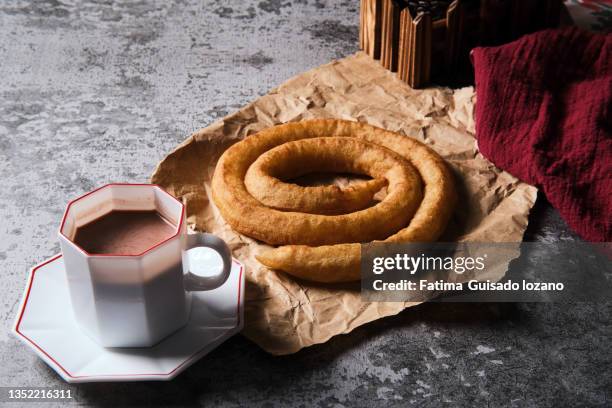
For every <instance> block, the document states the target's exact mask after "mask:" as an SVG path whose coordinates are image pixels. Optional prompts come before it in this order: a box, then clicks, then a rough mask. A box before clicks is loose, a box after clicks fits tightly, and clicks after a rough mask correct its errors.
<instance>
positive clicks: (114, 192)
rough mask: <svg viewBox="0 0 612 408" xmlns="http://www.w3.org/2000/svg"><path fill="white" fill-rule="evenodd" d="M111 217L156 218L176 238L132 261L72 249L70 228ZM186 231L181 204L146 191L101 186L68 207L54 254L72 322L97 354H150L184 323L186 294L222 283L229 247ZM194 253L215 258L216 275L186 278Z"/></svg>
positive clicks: (72, 230) (139, 186) (152, 187)
mask: <svg viewBox="0 0 612 408" xmlns="http://www.w3.org/2000/svg"><path fill="white" fill-rule="evenodd" d="M112 210H157V211H158V212H159V213H160V214H161V215H162V216H163V217H164V218H166V219H167V220H169V221H170V222H172V223H173V224H174V225H175V226H176V232H175V234H174V235H173V236H172V237H170V238H168V239H166V240H164V241H162V242H159V243H157V244H156V245H154V246H153V247H152V248H150V249H148V250H146V251H144V252H143V253H140V254H133V255H112V254H89V253H87V252H86V251H85V250H83V249H82V248H80V247H79V246H78V245H77V244H76V243H75V242H74V241H73V239H74V236H75V234H76V230H77V228H79V227H80V226H82V225H85V224H87V223H89V222H91V221H93V220H95V219H97V218H99V217H101V216H103V215H105V214H107V213H108V212H110V211H112ZM186 231H187V227H186V222H185V208H184V206H183V204H182V203H181V202H180V201H178V200H177V199H176V198H174V197H173V196H171V195H170V194H168V193H167V192H166V191H164V190H163V189H161V188H160V187H158V186H155V185H151V184H108V185H106V186H103V187H100V188H98V189H97V190H94V191H92V192H90V193H87V194H85V195H84V196H82V197H79V198H77V199H76V200H73V201H71V202H70V203H69V204H68V206H67V208H66V211H65V213H64V217H63V219H62V224H61V226H60V231H59V239H60V246H61V249H62V255H63V258H64V265H65V269H66V277H67V280H68V288H69V290H70V298H71V301H72V308H73V311H74V316H75V318H76V321H77V322H78V324H79V325H80V327H81V328H82V329H83V330H84V331H85V332H86V333H87V334H88V335H89V336H90V337H91V338H93V339H94V340H96V341H97V342H98V343H99V344H100V345H102V346H104V347H149V346H152V345H154V344H156V343H158V342H159V341H160V340H162V339H163V338H164V337H166V336H168V335H169V334H171V333H172V332H174V331H176V330H178V329H179V328H181V327H183V326H184V325H185V324H186V323H187V321H188V319H189V313H190V305H191V302H190V296H189V294H190V293H189V292H190V291H195V290H197V291H201V290H211V289H215V288H217V287H219V286H221V285H222V284H223V283H225V281H226V280H227V278H228V277H229V274H230V270H231V266H232V256H231V252H230V249H229V248H228V246H227V245H226V244H225V242H223V241H222V240H221V239H220V238H218V237H216V236H214V235H211V234H205V233H198V234H187V233H186ZM195 247H208V248H212V249H213V250H215V251H216V252H217V253H218V254H219V255H220V256H221V259H222V261H223V267H222V268H218V269H221V270H220V271H217V272H218V273H216V274H213V275H211V276H200V275H195V274H193V273H191V272H190V271H189V257H187V254H186V251H187V250H189V249H191V248H195ZM198 266H201V265H198Z"/></svg>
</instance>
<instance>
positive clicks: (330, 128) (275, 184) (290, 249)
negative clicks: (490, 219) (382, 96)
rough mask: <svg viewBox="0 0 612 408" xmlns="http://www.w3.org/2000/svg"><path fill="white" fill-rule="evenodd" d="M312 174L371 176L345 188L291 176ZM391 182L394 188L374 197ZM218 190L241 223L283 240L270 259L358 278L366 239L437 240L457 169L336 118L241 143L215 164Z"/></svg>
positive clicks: (316, 275)
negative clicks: (306, 184)
mask: <svg viewBox="0 0 612 408" xmlns="http://www.w3.org/2000/svg"><path fill="white" fill-rule="evenodd" d="M311 172H332V173H338V172H341V173H353V174H360V175H367V176H370V177H372V180H368V181H364V182H360V183H358V184H356V185H355V186H350V187H347V188H340V187H337V186H319V187H303V186H299V185H297V184H292V183H289V182H286V181H283V180H287V179H292V178H295V177H299V176H302V175H305V174H307V173H311ZM384 185H386V186H387V194H386V196H385V197H384V198H383V199H382V200H381V201H380V202H378V203H376V204H374V205H370V204H371V203H372V196H373V195H374V193H376V192H377V191H378V190H380V188H382V187H383V186H384ZM212 193H213V200H214V202H215V204H216V205H217V207H218V208H219V210H220V212H221V215H222V216H223V218H224V219H225V220H226V221H227V222H228V223H229V224H230V225H231V226H232V228H233V229H234V230H236V231H238V232H240V233H242V234H244V235H247V236H250V237H252V238H256V239H258V240H260V241H263V242H265V243H268V244H270V245H281V246H280V247H277V248H274V249H271V250H268V251H265V252H263V253H261V254H259V255H258V256H257V259H258V260H259V261H260V262H261V263H262V264H264V265H266V266H268V267H270V268H273V269H279V270H283V271H285V272H287V273H289V274H292V275H294V276H297V277H300V278H303V279H308V280H313V281H319V282H342V281H352V280H358V279H359V278H360V273H359V263H360V256H361V247H360V244H359V243H363V242H370V241H374V240H384V241H389V242H429V241H433V240H436V239H437V238H438V237H439V236H440V234H441V233H442V232H443V230H444V228H445V226H446V224H447V222H448V220H449V218H450V215H451V213H452V209H453V207H454V202H455V190H454V188H453V183H452V177H451V175H450V173H449V171H448V169H447V167H446V165H445V164H444V161H443V160H442V159H441V158H440V156H438V155H437V154H436V153H435V152H433V151H432V150H431V149H429V148H428V147H426V146H425V145H423V144H422V143H420V142H418V141H416V140H414V139H411V138H408V137H405V136H402V135H399V134H397V133H393V132H389V131H386V130H383V129H380V128H376V127H373V126H370V125H366V124H362V123H358V122H350V121H343V120H332V119H321V120H310V121H302V122H297V123H288V124H284V125H279V126H275V127H272V128H268V129H265V130H262V131H260V132H259V133H257V134H256V135H253V136H250V137H248V138H246V139H244V140H242V141H241V142H239V143H236V144H235V145H233V146H232V147H230V148H229V149H228V150H227V151H225V153H224V154H223V155H222V156H221V158H220V159H219V162H218V163H217V167H216V169H215V174H214V176H213V180H212Z"/></svg>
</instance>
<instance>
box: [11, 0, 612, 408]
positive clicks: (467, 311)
mask: <svg viewBox="0 0 612 408" xmlns="http://www.w3.org/2000/svg"><path fill="white" fill-rule="evenodd" d="M357 24H358V2H357V0H345V1H333V2H332V1H329V2H324V1H319V0H316V1H315V0H292V1H291V0H249V1H241V2H238V1H234V2H229V1H195V0H189V1H188V0H183V1H173V2H167V1H159V2H152V1H148V2H146V1H131V2H119V1H113V0H98V1H91V2H80V1H76V0H65V1H64V0H62V1H60V0H46V1H35V2H34V1H32V2H15V1H3V2H1V3H0V95H1V98H0V169H1V173H0V174H1V177H2V188H1V189H0V219H1V222H2V224H0V225H1V226H0V267H1V275H0V279H1V287H2V289H1V291H2V292H1V293H2V302H0V313H1V314H0V316H1V319H2V322H3V324H2V326H1V328H0V386H43V385H44V386H51V387H67V385H66V384H64V383H63V382H62V381H61V380H60V379H59V377H58V376H57V375H56V374H55V373H54V372H53V371H52V370H51V369H49V368H48V367H47V366H46V365H45V364H44V363H42V362H41V361H40V360H39V359H38V358H37V357H35V356H34V354H33V353H32V352H30V351H29V350H28V349H27V348H26V347H25V346H23V345H22V344H20V343H19V342H18V341H17V340H16V339H15V338H14V337H12V336H11V335H10V333H9V331H10V326H11V325H12V323H13V319H14V317H15V314H16V311H17V305H18V300H19V298H20V296H21V293H22V290H23V287H24V284H25V279H26V275H27V272H28V269H29V268H30V267H31V266H32V265H34V264H36V263H38V262H40V261H42V260H44V259H45V258H47V257H50V256H51V255H53V254H55V253H57V252H58V251H59V246H58V244H57V240H56V236H55V234H56V230H57V227H58V223H59V220H60V216H61V214H62V211H63V209H64V205H65V203H66V202H67V201H68V200H69V199H71V198H73V197H75V196H78V195H80V194H81V193H83V192H86V191H88V190H90V189H92V188H94V187H96V186H99V185H101V184H104V183H107V182H111V181H124V182H145V181H147V179H148V176H149V175H150V174H151V172H152V170H153V168H154V166H155V164H156V163H157V162H158V161H159V160H160V159H161V158H162V157H163V156H164V155H165V154H166V153H167V152H168V151H170V150H171V149H172V148H173V147H174V146H175V145H176V144H177V143H178V142H180V141H182V140H183V139H184V138H186V137H187V136H188V135H189V134H190V133H191V132H192V131H194V130H196V129H198V128H200V127H203V126H206V125H208V124H210V123H211V122H212V121H214V120H215V119H217V118H219V117H221V116H223V115H225V114H227V113H229V112H231V111H233V110H235V109H236V108H238V107H239V106H241V105H243V104H245V103H247V102H249V101H251V100H252V99H253V98H255V97H257V96H258V95H262V94H264V93H265V92H266V91H267V90H268V89H270V88H271V87H274V86H276V85H278V84H279V83H281V82H282V81H284V80H285V79H287V78H289V77H291V76H293V75H295V74H297V73H299V72H301V71H304V70H306V69H309V68H312V67H315V66H317V65H320V64H323V63H326V62H328V61H329V60H330V59H333V58H336V57H342V56H345V55H348V54H350V53H352V52H354V51H356V47H357V31H358V30H357ZM528 235H529V238H530V239H535V240H546V241H554V240H572V239H575V236H574V235H573V234H572V233H571V232H569V231H568V229H567V227H566V226H565V224H564V223H563V222H562V221H560V220H559V217H558V215H557V214H556V212H554V211H553V210H551V209H550V208H549V206H548V204H546V203H545V202H544V201H543V200H542V199H540V200H539V203H538V205H537V206H536V209H535V211H534V213H533V214H532V217H531V225H530V229H529V232H528ZM610 334H611V325H610V305H609V304H607V305H602V304H579V305H563V304H506V305H496V304H487V305H475V304H463V305H451V304H447V305H441V304H429V305H424V306H422V307H418V308H415V309H410V310H409V311H407V312H405V313H403V314H401V315H399V316H396V317H393V318H389V319H385V320H382V321H379V322H375V323H373V324H370V325H367V326H366V327H362V328H360V329H358V330H356V331H354V332H353V333H351V334H349V335H345V336H340V337H337V338H335V339H333V340H332V341H330V342H329V343H327V344H325V345H321V346H316V347H312V348H310V349H307V350H303V351H302V352H300V353H298V354H296V355H293V356H288V357H282V358H279V357H272V356H269V355H267V354H265V353H264V352H262V351H260V350H259V349H258V348H257V347H256V346H254V345H253V344H252V343H250V342H249V341H247V340H245V339H244V338H242V337H240V336H237V337H235V338H234V339H232V340H230V341H228V342H227V343H226V344H224V345H223V346H221V347H220V348H219V349H218V350H216V351H215V352H213V353H212V354H211V355H209V356H207V357H206V358H205V359H203V360H202V361H200V362H199V363H197V364H195V365H194V366H193V367H191V368H190V369H188V370H187V371H186V372H185V373H183V374H182V375H180V377H178V378H177V379H176V380H174V381H172V382H169V383H139V384H87V385H81V386H71V387H70V388H71V389H72V390H73V392H74V394H75V396H76V400H77V401H78V402H79V403H80V404H89V405H112V406H118V405H131V404H135V405H136V404H140V405H142V404H161V405H173V404H177V405H198V404H203V405H208V406H210V405H213V404H215V405H218V406H239V405H243V406H244V405H248V406H312V405H322V406H363V407H371V406H377V405H384V406H392V405H398V406H399V405H401V406H404V405H407V406H412V405H414V406H434V407H435V406H440V405H442V403H445V404H444V405H445V406H446V405H448V406H487V405H489V406H520V407H523V406H551V407H552V406H572V405H575V404H578V405H608V406H609V405H610V404H611V402H610V390H611V388H612V383H611V378H612V369H611V356H610V350H609V348H610ZM11 406H13V405H11ZM15 406H17V405H15ZM37 406H39V405H37Z"/></svg>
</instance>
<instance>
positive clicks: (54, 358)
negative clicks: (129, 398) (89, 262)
mask: <svg viewBox="0 0 612 408" xmlns="http://www.w3.org/2000/svg"><path fill="white" fill-rule="evenodd" d="M243 271H244V267H243V266H242V264H241V263H240V262H238V261H237V260H235V259H234V262H233V264H232V271H231V274H230V277H229V278H228V280H227V282H226V283H225V284H223V286H221V287H219V288H217V289H214V290H211V291H206V292H193V300H192V308H191V317H190V319H189V322H188V323H187V326H185V327H183V328H182V329H180V330H179V331H177V332H176V333H174V334H172V335H170V336H169V337H167V338H166V339H164V340H162V341H161V342H160V343H159V344H157V345H155V346H153V347H149V348H131V349H130V348H128V349H117V348H104V347H101V346H99V345H98V344H97V343H95V342H94V341H93V340H92V339H90V338H89V337H88V336H87V335H85V334H84V333H83V332H82V331H81V330H80V329H79V327H78V326H77V324H76V322H75V321H74V319H73V315H72V308H71V304H70V298H69V294H68V287H67V286H66V276H65V272H64V262H63V259H62V256H61V255H56V256H54V257H53V258H51V259H49V260H47V261H45V262H43V263H41V264H40V265H38V266H36V267H35V268H33V269H32V270H31V272H30V277H29V280H28V284H27V286H26V289H25V293H24V295H23V300H22V302H21V307H20V308H19V313H18V315H17V319H16V322H15V326H14V329H13V330H14V333H15V334H16V335H17V337H18V338H19V339H20V340H21V341H23V342H24V343H26V344H27V345H28V346H30V348H32V349H33V350H34V351H35V352H36V353H37V354H38V355H39V356H40V358H42V359H43V360H44V361H45V362H46V363H47V364H49V365H50V366H51V367H52V368H53V369H54V370H55V371H57V373H58V374H59V375H60V376H61V377H62V378H63V379H64V380H66V381H67V382H70V383H81V382H93V381H149V380H157V381H160V380H170V379H172V378H174V377H175V376H176V375H178V374H179V373H180V372H182V371H183V370H185V369H186V368H187V367H189V366H190V365H191V364H193V363H194V362H196V361H197V360H198V359H200V358H201V357H203V356H204V355H206V354H208V353H209V352H210V351H211V350H213V349H214V348H215V347H217V346H218V345H219V344H221V343H222V342H223V341H225V340H226V339H227V338H229V337H231V336H233V335H234V334H236V333H238V332H239V331H240V330H241V329H242V326H243V320H244V318H243V316H244V273H243Z"/></svg>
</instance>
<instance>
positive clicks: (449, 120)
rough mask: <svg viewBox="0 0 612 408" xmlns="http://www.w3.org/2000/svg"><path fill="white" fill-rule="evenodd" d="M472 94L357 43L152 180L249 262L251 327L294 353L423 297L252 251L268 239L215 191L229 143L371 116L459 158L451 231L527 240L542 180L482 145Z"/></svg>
mask: <svg viewBox="0 0 612 408" xmlns="http://www.w3.org/2000/svg"><path fill="white" fill-rule="evenodd" d="M474 102H475V94H474V90H473V88H471V87H469V88H463V89H459V90H451V89H447V88H429V89H424V90H415V89H411V88H410V87H409V86H407V85H406V84H404V83H403V82H401V81H400V80H398V79H397V78H396V77H395V75H394V74H392V73H390V72H389V71H387V70H385V69H383V68H382V67H381V66H380V65H379V64H378V62H376V61H373V60H372V59H371V58H370V57H368V56H367V55H365V54H363V53H357V54H355V55H352V56H349V57H347V58H344V59H341V60H338V61H333V62H331V63H329V64H326V65H323V66H321V67H318V68H316V69H313V70H311V71H308V72H305V73H303V74H300V75H298V76H296V77H294V78H292V79H290V80H288V81H287V82H285V83H284V84H282V85H281V86H279V87H278V88H276V89H273V90H272V91H270V93H269V94H267V95H265V96H262V97H261V98H258V99H257V100H255V101H254V102H252V103H250V104H249V105H247V106H245V107H243V108H242V109H240V110H239V111H238V112H236V113H234V114H231V115H229V116H226V117H225V118H223V119H221V120H220V121H218V122H216V123H214V124H212V125H211V126H208V127H206V128H204V129H201V130H199V131H197V132H196V133H194V134H193V135H191V136H190V137H189V138H188V139H187V140H186V141H184V142H183V143H182V144H181V145H179V146H178V147H177V148H176V149H175V150H174V151H173V152H172V153H170V154H169V155H168V156H167V157H166V158H165V159H163V160H162V161H161V162H160V163H159V165H158V166H157V168H156V169H155V172H154V174H153V176H152V178H151V180H152V182H153V183H156V184H159V185H161V186H163V187H164V188H166V189H167V190H168V191H169V192H170V193H172V194H174V195H175V196H176V197H179V198H180V199H182V200H183V202H184V203H185V204H186V207H187V215H188V218H187V221H188V223H189V224H190V225H191V226H192V227H193V228H194V229H196V230H199V231H208V232H211V233H213V234H216V235H218V236H220V237H221V238H223V239H224V240H225V241H227V242H228V244H229V245H230V247H231V249H232V251H233V254H234V256H235V257H236V258H238V259H239V260H240V261H242V262H243V263H244V264H245V267H246V277H247V283H246V296H245V314H246V316H245V327H244V331H243V334H244V335H245V336H247V337H248V338H249V339H251V340H252V341H254V342H255V343H257V344H258V345H259V346H261V347H262V348H263V349H264V350H266V351H268V352H270V353H272V354H289V353H293V352H296V351H298V350H299V349H301V348H303V347H307V346H310V345H313V344H317V343H322V342H325V341H327V340H328V339H329V338H330V337H332V336H335V335H338V334H341V333H348V332H350V331H351V330H353V329H354V328H356V327H358V326H360V325H362V324H365V323H367V322H370V321H372V320H375V319H379V318H381V317H384V316H389V315H393V314H396V313H399V312H400V311H402V310H403V309H405V308H407V307H410V306H414V305H416V304H417V303H410V302H406V303H403V302H371V303H367V302H363V301H362V300H361V297H360V289H359V285H358V284H357V285H351V284H349V285H320V284H313V283H308V282H304V281H299V282H298V281H296V280H294V279H293V278H291V277H290V276H288V275H286V274H284V273H282V272H275V271H271V270H269V269H267V268H265V267H263V266H262V265H261V264H259V263H258V262H257V261H256V260H255V258H254V255H255V254H257V253H259V252H260V251H262V249H265V248H266V246H265V245H264V244H261V243H259V242H257V241H255V240H253V239H250V238H248V237H246V236H242V235H239V234H237V233H235V232H234V231H232V230H231V228H230V227H229V226H228V225H227V224H226V223H225V222H224V221H223V219H222V217H221V216H220V214H219V212H218V210H217V209H216V208H215V206H214V205H213V203H212V200H211V198H210V197H211V195H210V180H211V178H212V175H213V172H214V168H215V164H216V162H217V159H218V158H219V156H220V155H221V153H222V152H223V151H224V150H225V149H226V148H227V147H228V146H230V145H231V144H233V143H235V142H237V141H238V140H240V139H242V138H245V137H248V136H249V135H252V134H254V133H256V132H257V131H259V130H261V129H264V128H266V127H269V126H273V125H276V124H279V123H284V122H289V121H299V120H302V119H310V118H339V119H348V120H357V121H361V122H367V123H369V124H371V125H375V126H380V127H382V128H385V129H388V130H392V131H396V132H399V133H402V134H405V135H409V136H410V137H414V138H417V139H418V140H420V141H423V142H425V143H426V144H428V145H429V146H431V147H432V148H433V149H435V150H436V151H437V152H438V153H439V154H441V155H442V156H443V157H444V158H445V159H446V160H447V161H448V163H449V164H450V165H451V167H452V168H453V170H454V172H455V175H456V179H457V183H458V186H459V191H460V195H461V199H460V205H459V206H458V208H457V209H456V211H455V214H454V216H453V219H452V220H451V223H450V225H449V227H448V230H447V232H446V233H445V236H444V237H443V240H446V241H449V240H460V241H476V242H517V241H521V240H522V237H523V233H524V231H525V229H526V227H527V217H528V214H529V210H530V209H531V207H532V206H533V204H534V202H535V198H536V192H537V190H536V188H535V187H532V186H529V185H527V184H524V183H522V182H519V181H518V180H517V179H516V178H514V177H513V176H511V175H510V174H508V173H506V172H504V171H501V170H499V169H497V168H496V167H495V166H494V165H493V164H491V163H490V162H489V161H487V160H486V159H485V158H484V157H483V156H482V155H481V154H480V153H479V152H478V148H477V145H476V140H475V138H474V118H473V115H472V112H473V105H474ZM261 222H266V220H261ZM498 278H499V276H498V277H496V280H497V279H498Z"/></svg>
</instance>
